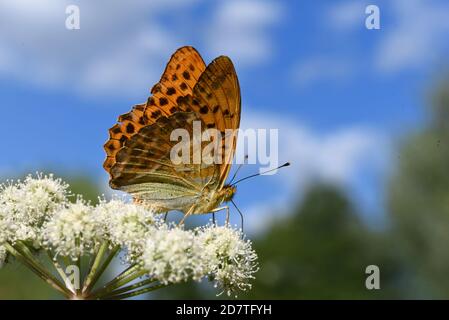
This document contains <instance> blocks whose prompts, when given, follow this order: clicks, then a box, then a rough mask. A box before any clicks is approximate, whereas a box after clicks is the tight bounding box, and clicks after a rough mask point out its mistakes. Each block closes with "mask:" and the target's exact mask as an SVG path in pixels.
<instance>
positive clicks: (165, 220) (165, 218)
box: [164, 212, 168, 222]
mask: <svg viewBox="0 0 449 320" xmlns="http://www.w3.org/2000/svg"><path fill="white" fill-rule="evenodd" d="M167 217H168V212H166V213H165V214H164V222H167Z"/></svg>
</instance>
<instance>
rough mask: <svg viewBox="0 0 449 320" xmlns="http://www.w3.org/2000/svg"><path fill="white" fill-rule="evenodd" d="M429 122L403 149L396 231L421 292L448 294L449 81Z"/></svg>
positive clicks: (393, 193) (394, 198)
mask: <svg viewBox="0 0 449 320" xmlns="http://www.w3.org/2000/svg"><path fill="white" fill-rule="evenodd" d="M432 102H433V103H432V104H431V105H430V107H431V108H430V109H429V110H430V112H429V114H430V117H429V122H428V124H427V126H426V127H425V128H424V129H421V130H420V131H419V132H416V133H413V134H411V135H409V136H408V137H407V138H406V139H405V141H403V143H402V146H401V149H400V150H399V154H400V158H399V165H398V171H397V172H396V173H395V174H394V175H393V177H392V179H391V186H390V192H389V194H390V198H389V209H390V212H391V215H392V219H393V229H392V233H393V234H394V235H395V238H396V239H397V241H398V245H399V246H400V247H401V250H402V253H403V255H404V257H405V259H406V260H407V262H408V263H407V266H408V268H409V269H410V272H413V273H414V274H416V279H415V282H416V283H415V285H416V287H415V291H416V292H420V293H421V294H419V295H418V296H420V297H422V296H426V297H433V298H446V299H447V298H449V277H448V276H447V274H448V271H449V251H448V250H447V245H448V243H449V82H447V81H446V82H444V83H443V84H442V85H441V86H440V87H439V88H438V89H437V90H436V92H435V93H434V95H433V97H432Z"/></svg>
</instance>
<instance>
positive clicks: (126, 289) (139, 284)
mask: <svg viewBox="0 0 449 320" xmlns="http://www.w3.org/2000/svg"><path fill="white" fill-rule="evenodd" d="M156 281H157V280H155V279H146V280H142V281H140V282H137V283H135V284H131V285H129V286H126V287H123V288H120V289H118V290H115V291H112V292H109V293H107V294H105V295H102V296H99V297H98V298H99V299H108V298H109V297H111V296H115V295H118V294H121V293H126V292H129V291H132V290H135V289H139V288H142V287H143V286H146V285H147V284H150V283H153V282H156Z"/></svg>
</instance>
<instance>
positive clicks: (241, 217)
mask: <svg viewBox="0 0 449 320" xmlns="http://www.w3.org/2000/svg"><path fill="white" fill-rule="evenodd" d="M231 202H232V204H233V205H234V207H235V208H236V209H237V211H238V213H239V214H240V220H241V225H242V228H241V229H242V233H243V213H242V211H240V209H239V208H238V207H237V205H236V204H235V202H234V200H232V199H231Z"/></svg>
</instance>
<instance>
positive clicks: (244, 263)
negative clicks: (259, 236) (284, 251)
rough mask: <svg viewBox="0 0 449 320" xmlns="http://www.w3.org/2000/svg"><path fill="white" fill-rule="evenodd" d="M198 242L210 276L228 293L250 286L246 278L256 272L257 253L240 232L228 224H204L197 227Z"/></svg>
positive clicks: (252, 277)
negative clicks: (199, 227)
mask: <svg viewBox="0 0 449 320" xmlns="http://www.w3.org/2000/svg"><path fill="white" fill-rule="evenodd" d="M197 238H198V239H197V241H198V246H199V247H201V248H202V260H203V261H204V262H205V263H207V265H208V266H207V269H208V271H209V273H210V276H211V277H212V279H213V280H215V282H216V287H219V288H220V289H221V290H222V291H221V293H223V292H226V293H227V295H228V296H229V295H231V294H232V293H234V292H236V291H238V290H241V291H246V290H248V289H251V284H250V283H249V281H250V280H251V279H254V276H253V274H254V273H255V272H257V269H258V267H257V254H256V252H255V251H254V250H253V249H252V246H251V242H250V241H249V240H244V239H242V233H241V232H240V231H238V230H235V229H231V228H228V227H206V228H201V229H200V230H199V233H198V236H197Z"/></svg>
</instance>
